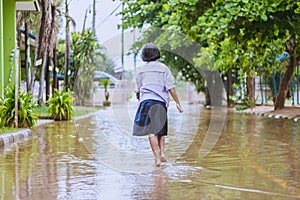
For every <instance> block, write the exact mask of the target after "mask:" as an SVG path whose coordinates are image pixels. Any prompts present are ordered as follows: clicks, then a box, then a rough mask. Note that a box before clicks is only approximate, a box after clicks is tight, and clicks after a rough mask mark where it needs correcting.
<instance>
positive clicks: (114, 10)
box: [96, 3, 122, 29]
mask: <svg viewBox="0 0 300 200" xmlns="http://www.w3.org/2000/svg"><path fill="white" fill-rule="evenodd" d="M121 5H122V3H120V4H119V5H118V6H117V7H116V8H115V9H113V11H112V12H111V13H110V14H109V15H108V16H107V17H105V19H103V20H102V21H101V22H100V24H99V25H98V26H97V27H96V29H98V28H99V27H100V26H101V25H102V24H103V23H104V22H105V21H106V20H107V19H108V18H109V17H110V16H112V15H113V14H114V13H115V12H116V11H117V10H118V8H120V6H121Z"/></svg>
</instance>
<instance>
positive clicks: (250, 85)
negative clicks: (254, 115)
mask: <svg viewBox="0 0 300 200" xmlns="http://www.w3.org/2000/svg"><path fill="white" fill-rule="evenodd" d="M246 85H247V94H248V98H249V101H250V107H251V108H253V107H254V105H255V79H254V78H253V77H247V81H246Z"/></svg>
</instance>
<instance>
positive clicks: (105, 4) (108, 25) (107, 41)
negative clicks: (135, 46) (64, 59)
mask: <svg viewBox="0 0 300 200" xmlns="http://www.w3.org/2000/svg"><path fill="white" fill-rule="evenodd" d="M92 4H93V0H71V1H70V7H69V10H70V16H71V17H72V18H73V19H75V21H76V32H78V31H82V28H83V22H84V17H85V12H86V10H88V11H89V10H90V12H88V13H87V19H86V26H85V27H86V28H88V27H92V18H93V12H92V10H93V8H92ZM120 4H121V1H120V0H115V1H112V0H96V34H97V39H98V41H99V43H100V44H102V45H104V46H105V48H106V49H107V54H108V56H109V57H110V58H111V59H112V60H114V61H115V62H116V65H118V66H121V63H120V62H121V61H120V56H121V51H122V50H121V46H122V45H121V29H118V24H121V16H117V14H118V13H119V12H120V11H121V10H122V6H121V5H120ZM116 8H117V9H116ZM112 12H114V13H113V14H112ZM71 30H72V31H73V29H71ZM124 35H125V36H124V42H125V43H124V46H125V54H126V52H128V50H129V48H130V47H131V44H132V42H133V40H134V39H133V38H134V34H133V32H132V31H130V30H126V31H125V34H124ZM136 37H138V36H137V34H136ZM125 69H133V62H132V57H131V58H130V57H129V58H128V57H127V58H125Z"/></svg>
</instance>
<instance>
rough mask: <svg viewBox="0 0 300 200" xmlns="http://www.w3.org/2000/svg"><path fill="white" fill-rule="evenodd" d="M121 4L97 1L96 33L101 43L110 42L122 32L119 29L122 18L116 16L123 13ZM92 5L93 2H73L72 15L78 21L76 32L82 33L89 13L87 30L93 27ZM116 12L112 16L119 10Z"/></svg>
mask: <svg viewBox="0 0 300 200" xmlns="http://www.w3.org/2000/svg"><path fill="white" fill-rule="evenodd" d="M120 3H121V2H120V1H119V0H116V1H112V0H96V32H97V37H98V40H99V41H100V42H104V41H105V40H109V39H110V38H111V37H113V36H114V35H117V34H120V33H121V30H120V29H118V28H117V25H118V24H121V18H120V16H116V14H117V13H118V12H120V11H121V6H119V4H120ZM92 4H93V0H71V1H70V15H71V17H72V18H74V19H75V21H76V31H81V30H82V28H83V22H84V16H85V12H86V10H90V12H88V13H87V19H86V28H88V27H91V26H92V17H93V13H92V10H93V8H92ZM118 6H119V8H118V9H117V10H116V12H115V13H114V14H112V15H111V13H112V11H113V10H114V9H115V8H117V7H118Z"/></svg>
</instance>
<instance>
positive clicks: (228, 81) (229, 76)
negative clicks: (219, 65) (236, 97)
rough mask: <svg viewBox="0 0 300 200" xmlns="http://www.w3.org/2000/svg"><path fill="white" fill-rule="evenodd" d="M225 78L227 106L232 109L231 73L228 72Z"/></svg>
mask: <svg viewBox="0 0 300 200" xmlns="http://www.w3.org/2000/svg"><path fill="white" fill-rule="evenodd" d="M226 78H227V85H226V86H227V87H226V88H227V106H228V107H233V106H234V102H233V100H232V96H233V87H232V78H231V71H228V72H227V73H226Z"/></svg>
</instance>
